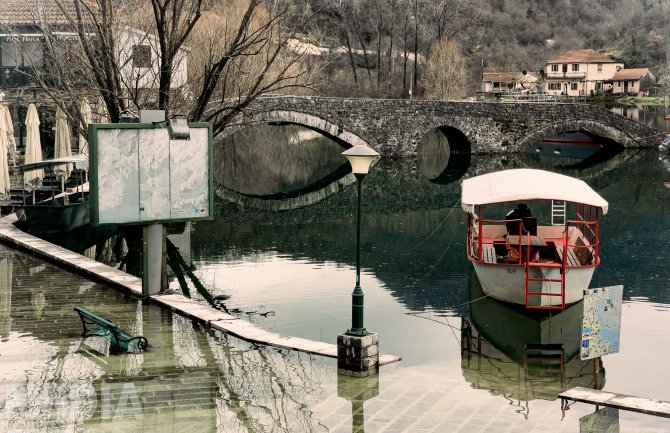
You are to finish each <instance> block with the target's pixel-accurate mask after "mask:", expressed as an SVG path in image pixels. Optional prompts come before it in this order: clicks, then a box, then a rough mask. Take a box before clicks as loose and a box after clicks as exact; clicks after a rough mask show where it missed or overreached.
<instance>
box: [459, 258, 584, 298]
mask: <svg viewBox="0 0 670 433" xmlns="http://www.w3.org/2000/svg"><path fill="white" fill-rule="evenodd" d="M472 264H473V266H474V269H475V272H476V273H477V277H478V278H479V281H480V283H481V285H482V290H483V291H484V293H486V294H487V295H488V296H490V297H492V298H494V299H498V300H500V301H505V302H511V303H513V304H519V305H526V288H525V271H524V265H506V266H503V265H500V264H488V263H477V262H473V263H472ZM594 270H595V267H583V268H567V269H566V270H565V304H566V305H569V304H573V303H575V302H578V301H580V300H581V299H582V298H583V297H584V290H586V289H588V288H589V284H590V283H591V278H592V277H593V272H594ZM560 272H561V271H560V267H548V266H538V267H531V268H530V269H529V276H530V277H531V278H543V279H554V280H560V278H561V273H560ZM528 290H529V291H531V292H541V293H543V294H545V295H537V296H531V297H529V299H528V305H529V306H541V307H549V306H558V305H561V303H562V300H561V297H560V296H551V295H549V294H560V293H561V283H560V282H557V281H555V282H547V281H543V282H537V281H529V282H528Z"/></svg>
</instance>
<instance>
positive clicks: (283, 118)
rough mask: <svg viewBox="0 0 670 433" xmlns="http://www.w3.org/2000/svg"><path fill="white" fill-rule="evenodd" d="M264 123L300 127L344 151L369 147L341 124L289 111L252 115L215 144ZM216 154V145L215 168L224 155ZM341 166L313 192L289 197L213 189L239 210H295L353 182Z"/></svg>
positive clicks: (217, 151)
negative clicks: (240, 208) (362, 146)
mask: <svg viewBox="0 0 670 433" xmlns="http://www.w3.org/2000/svg"><path fill="white" fill-rule="evenodd" d="M263 124H275V125H287V124H291V125H297V126H302V127H305V128H308V129H311V130H313V131H315V132H318V133H320V134H323V135H324V136H325V137H327V138H329V139H331V140H333V141H335V142H336V143H338V144H339V145H340V146H342V148H343V150H344V149H346V148H347V147H350V146H351V147H353V146H357V145H365V146H369V144H368V143H367V142H366V141H365V140H363V139H362V138H361V137H359V136H358V135H357V134H354V133H353V132H351V131H348V130H345V129H343V128H342V127H341V126H340V125H337V124H335V123H332V122H329V121H327V120H325V119H323V118H321V117H319V116H314V115H311V114H307V113H303V112H299V111H290V110H273V111H267V112H260V113H255V114H254V116H253V121H252V122H245V123H240V124H238V125H236V126H233V127H229V128H226V129H225V130H224V131H223V132H222V133H221V134H219V136H217V141H220V140H223V139H225V138H228V137H231V136H233V135H235V134H236V133H238V132H240V131H242V130H244V129H246V128H250V127H254V126H257V125H263ZM370 147H371V146H370ZM219 151H220V146H215V150H214V158H215V164H214V165H215V167H219V164H218V158H223V155H221V154H220V153H219ZM342 164H343V167H344V168H346V170H337V171H336V172H335V173H332V174H331V175H330V176H328V177H327V178H324V179H321V180H320V181H319V182H317V185H315V187H314V188H313V189H308V190H306V191H299V192H296V193H294V194H290V195H281V194H277V195H271V196H254V195H248V194H243V193H240V192H237V191H234V190H231V189H228V188H226V187H224V186H222V185H215V188H214V190H215V193H216V195H217V196H218V197H219V198H221V199H223V200H226V201H228V202H231V203H235V204H237V205H238V206H240V207H247V208H254V209H261V210H268V211H283V210H289V209H297V208H301V207H305V206H309V205H312V204H315V203H318V202H320V201H322V200H324V199H326V198H328V197H329V196H331V195H333V194H336V193H337V192H338V191H340V190H341V189H342V188H343V187H345V186H347V185H350V184H353V183H355V182H356V178H355V177H354V175H353V174H351V173H349V170H348V167H345V164H346V160H345V158H344V157H343V158H342ZM347 173H348V174H347Z"/></svg>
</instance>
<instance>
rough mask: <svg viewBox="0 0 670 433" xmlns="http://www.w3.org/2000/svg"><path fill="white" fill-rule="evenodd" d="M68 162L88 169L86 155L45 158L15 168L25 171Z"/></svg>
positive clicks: (20, 171) (21, 171)
mask: <svg viewBox="0 0 670 433" xmlns="http://www.w3.org/2000/svg"><path fill="white" fill-rule="evenodd" d="M69 163H72V164H74V165H75V167H77V168H80V169H83V170H88V155H72V156H67V157H63V158H55V159H46V160H44V161H39V162H33V163H31V164H26V165H21V166H19V167H17V168H18V170H19V173H25V172H26V171H31V170H38V169H40V168H45V167H52V166H54V165H61V164H69Z"/></svg>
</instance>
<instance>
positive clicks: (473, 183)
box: [461, 169, 608, 309]
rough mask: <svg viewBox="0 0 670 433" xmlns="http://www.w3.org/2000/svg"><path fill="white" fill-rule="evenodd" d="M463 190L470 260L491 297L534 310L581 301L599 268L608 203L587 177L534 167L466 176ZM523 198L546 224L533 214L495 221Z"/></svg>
mask: <svg viewBox="0 0 670 433" xmlns="http://www.w3.org/2000/svg"><path fill="white" fill-rule="evenodd" d="M461 193H462V195H461V202H462V206H463V209H464V210H465V211H466V212H467V215H468V220H467V221H468V225H467V227H468V229H467V230H468V233H467V255H468V260H470V261H471V262H472V264H473V266H474V269H475V271H476V273H477V275H478V277H479V280H480V281H481V284H482V287H483V290H484V292H485V293H486V294H487V295H489V296H492V297H494V298H496V299H499V300H502V301H507V302H512V303H515V304H521V305H525V306H526V307H527V308H535V309H548V308H551V309H564V308H565V306H566V305H569V304H572V303H575V302H577V301H579V300H580V299H582V297H583V291H584V289H587V288H588V286H589V283H590V281H591V277H592V276H593V272H594V270H595V267H596V266H597V265H598V264H599V263H600V256H599V253H598V247H599V240H598V234H599V220H600V214H601V212H602V213H603V214H605V213H606V212H607V207H608V205H607V202H606V201H605V200H604V199H603V198H602V197H601V196H600V195H598V193H596V192H595V191H594V190H593V189H591V188H590V187H589V186H588V185H587V184H586V183H585V182H583V181H581V180H578V179H574V178H571V177H568V176H564V175H561V174H557V173H551V172H547V171H542V170H532V169H518V170H505V171H498V172H494V173H489V174H485V175H481V176H476V177H473V178H470V179H466V180H464V181H463V183H462V186H461ZM520 201H534V204H533V207H535V204H538V205H543V207H544V209H539V210H540V215H544V216H545V218H546V220H547V221H545V222H544V223H543V224H539V225H538V222H537V218H533V217H531V216H530V214H528V215H525V216H523V217H517V216H512V217H511V219H502V218H495V215H496V214H499V215H500V214H501V211H500V209H499V207H500V206H498V207H496V205H499V204H501V203H505V204H507V205H509V204H510V203H512V204H514V203H515V202H520ZM538 207H539V206H538ZM536 210H538V209H537V208H536ZM491 216H494V218H491ZM484 217H488V218H487V219H484ZM507 218H510V217H509V215H508V217H507Z"/></svg>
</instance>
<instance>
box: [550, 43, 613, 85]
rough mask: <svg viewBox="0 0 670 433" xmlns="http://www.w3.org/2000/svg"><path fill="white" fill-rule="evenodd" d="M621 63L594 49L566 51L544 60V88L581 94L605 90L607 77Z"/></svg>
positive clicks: (609, 76) (608, 83)
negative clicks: (545, 61)
mask: <svg viewBox="0 0 670 433" xmlns="http://www.w3.org/2000/svg"><path fill="white" fill-rule="evenodd" d="M623 67H624V65H623V63H621V62H618V61H616V60H614V59H612V58H610V57H609V56H608V55H606V54H603V53H599V52H598V51H595V50H570V51H566V52H565V53H563V54H561V55H559V56H557V57H554V58H552V59H550V60H548V61H547V66H546V74H545V81H544V82H545V89H544V90H545V91H546V92H547V93H549V94H553V95H569V96H584V95H594V94H600V93H604V92H607V91H609V90H610V89H611V78H612V77H613V76H614V74H616V73H617V72H618V71H619V70H621V69H623Z"/></svg>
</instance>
